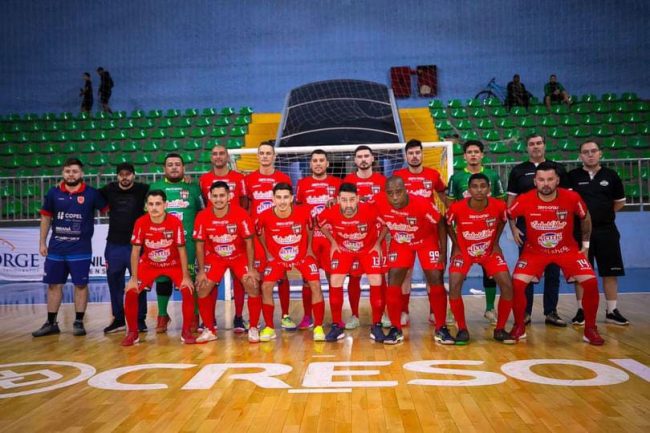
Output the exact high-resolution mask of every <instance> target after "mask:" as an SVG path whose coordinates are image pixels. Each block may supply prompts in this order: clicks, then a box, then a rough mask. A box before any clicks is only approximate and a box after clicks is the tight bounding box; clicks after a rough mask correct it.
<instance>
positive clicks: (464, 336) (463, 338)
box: [454, 329, 469, 346]
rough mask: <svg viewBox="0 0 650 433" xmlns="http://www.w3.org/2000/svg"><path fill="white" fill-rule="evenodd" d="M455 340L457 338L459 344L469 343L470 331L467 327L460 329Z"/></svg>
mask: <svg viewBox="0 0 650 433" xmlns="http://www.w3.org/2000/svg"><path fill="white" fill-rule="evenodd" d="M454 340H456V345H457V346H464V345H466V344H469V332H467V329H459V330H458V332H457V333H456V338H454Z"/></svg>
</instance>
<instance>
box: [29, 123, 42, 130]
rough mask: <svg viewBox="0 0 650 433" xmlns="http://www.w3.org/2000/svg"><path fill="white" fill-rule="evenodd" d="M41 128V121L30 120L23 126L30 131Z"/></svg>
mask: <svg viewBox="0 0 650 433" xmlns="http://www.w3.org/2000/svg"><path fill="white" fill-rule="evenodd" d="M41 129H43V124H42V123H41V122H32V123H31V124H28V125H27V127H26V128H25V130H26V131H30V132H37V131H40V130H41Z"/></svg>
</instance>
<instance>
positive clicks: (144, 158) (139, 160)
mask: <svg viewBox="0 0 650 433" xmlns="http://www.w3.org/2000/svg"><path fill="white" fill-rule="evenodd" d="M151 160H152V158H151V156H150V155H149V154H147V153H138V154H137V155H135V159H134V160H133V163H134V164H135V165H147V164H149V163H150V162H151Z"/></svg>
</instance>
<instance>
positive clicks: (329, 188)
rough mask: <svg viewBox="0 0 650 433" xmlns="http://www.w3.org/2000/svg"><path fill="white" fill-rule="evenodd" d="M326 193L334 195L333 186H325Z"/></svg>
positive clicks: (334, 189)
mask: <svg viewBox="0 0 650 433" xmlns="http://www.w3.org/2000/svg"><path fill="white" fill-rule="evenodd" d="M327 194H328V195H329V196H330V197H334V195H336V188H334V187H333V186H328V187H327Z"/></svg>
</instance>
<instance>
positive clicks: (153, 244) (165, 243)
mask: <svg viewBox="0 0 650 433" xmlns="http://www.w3.org/2000/svg"><path fill="white" fill-rule="evenodd" d="M173 243H174V241H173V240H172V239H161V240H159V241H152V240H149V239H145V241H144V245H145V246H146V247H147V248H151V249H152V250H157V249H160V248H169V247H170V246H171V245H172V244H173Z"/></svg>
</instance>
